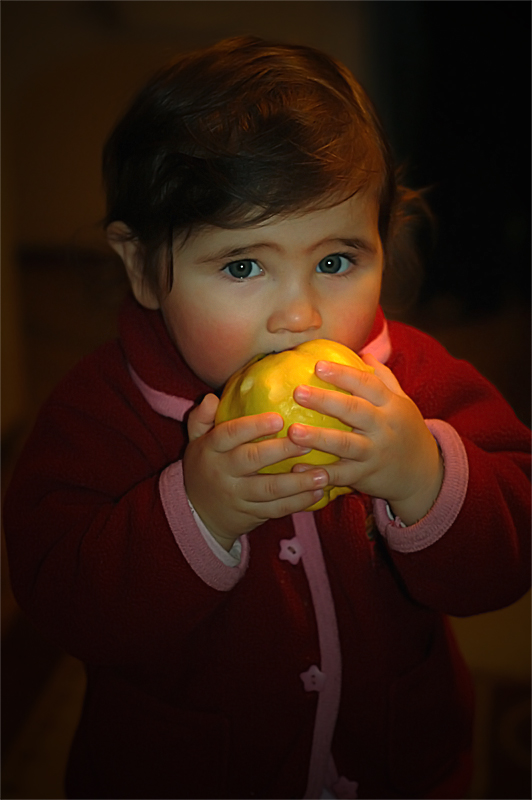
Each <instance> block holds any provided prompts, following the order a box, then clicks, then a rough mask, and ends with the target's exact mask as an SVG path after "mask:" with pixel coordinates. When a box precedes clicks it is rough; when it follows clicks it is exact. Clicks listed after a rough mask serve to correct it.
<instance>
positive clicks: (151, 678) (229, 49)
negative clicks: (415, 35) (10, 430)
mask: <svg viewBox="0 0 532 800" xmlns="http://www.w3.org/2000/svg"><path fill="white" fill-rule="evenodd" d="M104 177H105V182H106V187H107V198H108V209H107V218H106V227H107V232H108V237H109V242H110V244H111V246H112V247H113V248H114V249H115V250H116V251H117V252H118V253H119V254H120V256H121V258H122V259H123V262H124V265H125V268H126V270H127V274H128V276H129V280H130V284H131V289H132V294H131V297H130V298H128V300H127V302H126V304H125V306H124V308H123V311H122V314H121V318H120V335H119V338H118V339H117V341H113V342H110V343H108V344H106V345H104V346H103V347H101V348H100V349H99V350H98V351H97V352H96V353H94V354H93V355H92V356H89V357H88V358H86V359H84V360H83V361H82V363H81V364H80V365H79V366H78V367H77V368H76V369H74V370H73V372H72V373H71V374H70V375H69V376H68V377H67V378H66V379H65V380H64V381H63V382H62V383H61V385H60V386H59V387H58V388H57V389H56V390H55V392H54V393H53V394H52V396H51V397H50V399H49V400H48V401H47V403H46V404H45V406H44V408H43V409H42V411H41V413H40V416H39V418H38V420H37V423H36V426H35V429H34V431H33V434H32V435H31V437H30V439H29V441H28V443H27V445H26V448H25V450H24V452H23V454H22V457H21V459H20V462H19V464H18V468H17V470H16V472H15V475H14V477H13V480H12V483H11V486H10V489H9V492H8V495H7V499H6V503H5V509H4V516H5V530H6V537H7V542H8V548H9V561H10V568H11V574H12V583H13V588H14V591H15V594H16V596H17V599H18V601H19V603H20V605H21V607H22V608H23V609H24V610H25V611H26V613H27V614H28V615H29V616H30V617H31V618H32V619H33V620H34V621H35V623H36V624H37V625H39V626H40V627H41V628H42V629H43V630H44V631H45V632H46V633H47V634H48V635H49V636H50V637H51V638H53V639H54V640H55V641H56V642H57V643H58V644H59V645H61V646H62V647H63V648H65V649H66V650H67V651H68V652H69V653H71V654H73V655H74V656H75V657H77V658H79V659H81V660H82V661H83V662H84V663H85V665H86V670H87V693H86V698H85V703H84V707H83V713H82V716H81V720H80V723H79V727H78V730H77V733H76V736H75V740H74V743H73V747H72V752H71V756H70V761H69V767H68V775H67V793H68V796H69V797H70V798H297V797H306V798H321V797H338V798H355V797H361V798H362V797H373V798H394V797H396V798H399V797H405V798H414V797H426V798H429V797H431V798H437V797H440V798H450V797H457V798H459V797H463V796H464V792H465V791H466V790H467V786H468V782H469V779H470V774H471V759H470V753H471V715H472V700H471V698H472V692H471V685H470V681H469V678H468V675H467V671H466V669H465V667H464V664H463V661H462V659H461V657H460V655H459V653H458V651H457V648H456V646H455V644H454V641H453V638H452V635H451V632H450V629H449V625H448V623H447V622H446V618H445V615H446V614H452V615H468V614H478V613H480V612H483V611H490V610H492V609H496V608H500V607H502V606H505V605H507V604H510V603H512V602H514V601H515V600H517V599H518V598H519V597H520V596H521V595H523V594H524V593H525V592H526V590H527V588H528V585H529V541H530V509H529V501H530V483H529V473H528V469H529V460H530V458H529V455H530V439H529V432H528V430H527V429H526V428H525V427H524V426H523V425H521V424H520V423H519V421H518V420H517V418H516V417H515V415H514V413H513V412H512V410H511V409H510V408H509V406H508V405H507V404H506V403H505V401H504V400H503V399H502V398H501V396H500V395H499V394H498V392H497V391H496V390H495V389H494V388H493V387H492V386H491V385H490V384H489V383H488V382H487V381H485V380H484V379H483V378H482V377H481V376H480V375H479V374H478V373H477V372H476V371H475V370H474V369H473V368H472V367H471V366H470V365H468V364H467V363H465V362H463V361H457V360H455V359H453V358H451V356H450V355H449V354H448V353H447V352H446V351H445V350H444V349H443V348H442V347H441V346H440V345H439V344H438V343H437V342H435V341H434V340H432V339H431V338H429V337H428V336H426V335H424V334H422V333H419V332H418V331H416V330H414V329H412V328H410V327H407V326H406V325H403V324H400V323H394V322H392V323H389V324H388V323H387V321H386V319H385V318H384V315H383V313H382V311H381V309H380V307H379V297H380V290H381V281H382V274H383V270H384V269H387V268H390V266H391V265H392V264H393V261H394V259H395V258H396V257H397V241H398V237H399V235H400V233H401V226H402V221H403V220H404V216H405V202H406V200H405V198H406V196H407V194H406V192H405V190H404V189H402V188H401V187H399V186H398V185H397V184H396V179H395V171H394V166H393V161H392V157H391V153H390V148H389V145H388V143H387V141H386V138H385V136H384V134H383V132H382V130H381V127H380V124H379V122H378V120H377V117H376V115H375V112H374V110H373V108H372V105H371V103H370V101H369V100H368V98H367V97H366V95H365V93H364V92H363V90H362V89H361V87H360V86H359V84H358V83H357V82H356V81H355V80H354V78H353V77H352V75H351V74H350V73H349V72H348V71H347V70H346V69H345V68H344V67H343V66H342V65H340V64H338V63H337V62H336V61H335V60H333V59H332V58H331V57H329V56H327V55H325V54H323V53H320V52H318V51H315V50H313V49H311V48H309V47H304V46H289V45H284V44H282V45H274V44H269V43H266V42H263V41H261V40H259V39H255V38H252V37H244V38H237V39H232V40H228V41H224V42H221V43H220V44H218V45H216V46H214V47H211V48H208V49H205V50H201V51H198V52H193V53H189V54H186V55H184V56H180V57H179V58H178V59H176V60H175V61H174V62H173V63H172V64H170V65H169V66H167V67H165V68H164V69H162V70H161V71H160V72H159V73H158V74H157V75H156V76H155V77H154V78H153V79H152V80H151V81H150V83H149V84H148V85H147V86H146V87H145V88H144V89H143V90H142V91H141V92H140V94H139V95H138V97H137V98H136V99H135V101H134V102H133V104H132V106H131V107H130V109H129V110H128V111H127V113H126V114H125V116H124V117H123V119H122V120H121V121H120V122H119V124H118V125H117V127H116V129H115V130H114V132H113V133H112V135H111V137H110V139H109V141H108V142H107V144H106V147H105V152H104ZM322 338H324V339H330V340H334V341H336V342H340V343H342V344H344V345H347V346H348V347H350V348H351V349H352V350H354V351H357V352H358V353H360V354H361V355H362V356H363V358H364V360H365V361H366V363H368V364H369V365H371V366H372V367H374V370H375V371H374V373H366V372H361V371H359V370H355V369H352V368H349V367H346V366H340V365H338V364H334V363H330V362H319V363H318V365H317V367H316V372H317V374H318V375H319V377H321V378H323V379H325V380H326V381H327V382H330V383H332V384H335V385H336V386H338V387H340V388H342V389H344V390H346V392H347V393H338V392H328V391H323V390H320V389H317V388H311V387H306V386H300V387H298V389H297V390H296V392H295V399H296V400H297V402H298V403H299V404H300V405H302V406H306V407H310V408H312V409H315V410H317V411H320V412H324V413H326V414H329V415H331V416H333V417H336V418H338V419H339V420H341V421H342V422H344V423H345V424H346V425H348V426H349V427H350V428H352V429H353V430H352V433H344V432H340V431H338V430H328V429H323V428H311V427H308V426H305V425H301V424H297V425H293V426H292V427H291V428H290V431H289V435H288V437H285V438H280V439H279V438H263V437H268V435H269V434H272V433H275V432H276V431H278V430H280V429H281V427H282V419H281V417H280V416H279V415H278V414H276V413H275V412H271V413H263V414H258V415H256V416H250V417H245V418H241V419H237V420H233V421H231V422H226V423H223V424H220V425H218V426H215V425H214V419H215V413H216V408H217V405H218V402H219V395H220V390H221V389H222V388H223V386H224V384H225V382H226V381H227V379H228V378H229V377H230V376H231V374H232V373H233V372H234V371H235V370H237V369H239V368H240V367H242V366H243V365H244V364H245V363H246V362H247V361H249V360H250V359H251V358H253V357H254V356H256V355H258V354H263V353H269V352H272V351H280V350H286V349H288V348H292V347H295V346H297V345H298V344H300V343H302V342H306V341H309V340H313V339H322ZM257 439H260V441H258V442H257V441H256V440H257ZM311 448H316V449H318V450H323V451H325V452H328V453H332V454H334V455H336V456H338V457H339V459H338V461H336V462H335V463H334V464H332V465H328V466H327V468H326V469H325V468H323V467H319V468H318V467H316V468H313V467H308V466H304V465H300V466H296V467H295V468H294V469H293V471H292V472H291V473H289V474H276V475H267V474H259V473H258V471H259V470H260V469H261V468H262V467H264V466H266V465H270V464H273V463H276V462H277V461H280V460H282V459H284V458H288V457H297V456H298V455H302V454H303V453H306V452H307V451H308V450H309V449H311ZM327 484H332V485H337V486H349V487H351V488H352V490H353V491H352V492H351V493H350V494H347V495H346V494H344V495H342V496H340V497H338V498H337V499H336V500H334V502H332V503H330V504H329V505H328V506H326V507H325V508H323V509H320V510H319V511H317V512H315V513H313V512H309V511H306V510H305V509H307V508H308V507H309V506H310V505H312V504H313V503H315V502H316V501H317V500H319V498H320V497H321V496H322V492H323V487H324V486H325V485H327Z"/></svg>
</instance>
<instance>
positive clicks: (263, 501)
mask: <svg viewBox="0 0 532 800" xmlns="http://www.w3.org/2000/svg"><path fill="white" fill-rule="evenodd" d="M218 403H219V400H218V398H217V397H216V396H215V395H213V394H208V395H207V396H206V397H205V398H204V400H203V402H202V403H201V404H200V405H199V406H197V408H195V409H193V411H192V412H191V413H190V416H189V420H188V435H189V444H188V446H187V449H186V451H185V455H184V458H183V472H184V479H185V489H186V492H187V495H188V498H189V500H190V502H191V503H192V505H193V506H194V508H195V509H196V511H197V513H198V514H199V516H200V518H201V519H202V521H203V522H204V524H205V525H206V526H207V528H208V529H209V531H210V532H211V533H212V535H213V536H214V537H215V539H217V541H218V542H219V543H220V544H221V545H222V547H224V548H225V549H226V550H230V549H231V546H232V544H233V543H234V541H235V539H237V538H238V537H239V536H241V535H242V534H243V533H247V532H249V531H251V530H253V529H254V528H256V527H258V526H259V525H262V523H263V522H265V521H266V520H267V519H277V518H279V517H284V516H286V515H287V514H293V513H295V512H296V511H303V510H304V509H305V508H308V506H310V505H312V504H313V503H315V502H317V501H318V500H319V499H321V497H322V496H323V489H322V488H320V487H323V486H326V485H327V483H328V475H327V473H326V472H325V470H324V469H319V468H318V469H311V470H309V471H306V472H304V473H297V472H291V473H285V474H275V475H270V474H262V475H258V474H257V472H258V470H259V469H262V467H266V466H269V465H270V464H275V463H276V462H277V461H282V460H283V459H285V458H293V457H294V456H299V455H303V454H304V453H307V452H308V448H307V447H306V445H305V446H303V447H301V446H300V445H298V444H294V443H293V442H291V441H290V439H288V438H287V437H286V436H284V437H282V438H275V439H265V440H263V441H260V442H255V441H254V440H255V439H257V438H260V437H262V436H268V435H271V434H274V433H276V432H278V431H280V430H281V429H282V427H283V420H282V417H281V416H280V415H279V414H274V413H265V414H257V415H255V416H250V417H241V418H239V419H234V420H229V421H228V422H223V423H221V424H220V425H217V426H216V427H215V426H214V417H215V414H216V409H217V407H218Z"/></svg>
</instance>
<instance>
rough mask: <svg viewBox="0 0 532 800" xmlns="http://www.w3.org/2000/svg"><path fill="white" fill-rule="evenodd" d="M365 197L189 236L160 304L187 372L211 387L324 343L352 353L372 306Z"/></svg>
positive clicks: (374, 240) (379, 258) (373, 250)
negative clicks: (314, 342) (264, 359)
mask: <svg viewBox="0 0 532 800" xmlns="http://www.w3.org/2000/svg"><path fill="white" fill-rule="evenodd" d="M377 219H378V205H377V201H376V199H375V197H374V195H373V193H371V194H370V193H369V192H368V193H367V194H366V195H364V194H358V195H355V196H354V197H352V198H350V199H349V200H346V201H344V202H342V203H341V204H339V205H337V206H335V207H332V208H325V209H322V210H318V211H311V212H308V213H304V214H301V215H293V216H286V217H276V218H274V219H272V220H270V221H268V222H266V223H262V224H260V225H257V226H255V227H249V228H248V227H246V228H239V229H237V230H225V229H221V228H215V227H211V228H207V229H202V230H199V231H196V232H194V233H193V235H191V236H190V237H189V238H188V240H186V241H185V243H184V244H183V245H182V246H181V247H179V244H178V245H177V246H176V248H175V251H174V283H173V287H172V290H171V292H170V293H169V294H168V295H167V296H166V297H165V298H164V299H163V300H162V301H161V303H160V307H161V310H162V313H163V316H164V319H165V321H166V325H167V327H168V331H169V333H170V335H171V337H172V339H173V341H174V342H175V344H176V346H177V347H178V349H179V351H180V352H181V354H182V356H183V358H184V359H185V361H186V362H187V363H188V365H189V366H190V367H191V369H192V370H193V371H194V372H195V373H196V375H198V376H199V377H200V378H201V379H202V380H203V381H204V382H205V383H207V384H208V385H209V386H211V387H213V388H215V389H217V388H219V387H221V386H222V385H223V384H224V383H225V382H226V381H227V379H228V378H229V377H230V376H231V375H232V373H233V372H235V371H236V370H237V369H239V368H240V367H242V366H243V365H244V364H245V363H246V362H247V361H249V360H250V359H251V358H252V357H253V356H256V355H258V354H262V353H270V352H272V351H279V350H285V349H288V348H291V347H295V346H296V345H298V344H300V343H301V342H306V341H308V340H310V339H332V340H334V341H336V342H340V343H341V344H344V345H347V346H348V347H350V348H351V349H352V350H358V349H360V347H361V346H362V345H363V344H364V342H365V340H366V338H367V336H368V334H369V331H370V329H371V326H372V324H373V320H374V317H375V312H376V309H377V305H378V302H379V295H380V287H381V277H382V269H383V253H382V246H381V241H380V238H379V233H378V227H377Z"/></svg>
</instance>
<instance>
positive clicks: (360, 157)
mask: <svg viewBox="0 0 532 800" xmlns="http://www.w3.org/2000/svg"><path fill="white" fill-rule="evenodd" d="M103 174H104V181H105V186H106V190H107V213H106V217H105V224H106V225H108V224H110V223H111V222H113V221H115V220H121V221H123V222H124V223H125V224H126V225H127V226H128V227H129V228H130V230H131V232H132V236H133V237H134V238H135V239H138V241H139V243H140V244H141V245H142V247H143V249H144V262H145V267H144V269H145V272H144V274H145V278H146V280H148V281H149V283H150V284H151V286H152V287H153V288H154V289H155V290H156V291H157V290H159V288H160V283H161V281H160V266H159V264H160V255H161V252H162V251H164V250H166V248H168V253H169V254H170V265H169V266H170V269H169V279H170V283H169V284H168V285H169V286H171V267H172V264H171V243H172V241H173V237H174V236H175V235H176V234H180V233H187V232H189V231H190V230H192V229H193V228H195V227H199V226H202V225H215V226H220V227H241V226H244V225H251V224H257V223H259V222H262V221H265V220H267V219H269V218H271V217H273V216H276V215H280V214H288V213H295V212H298V211H305V210H311V209H314V208H322V207H325V206H332V205H335V204H336V203H339V202H341V201H342V200H345V199H347V198H348V197H350V196H352V195H353V194H355V193H356V192H357V191H359V190H360V189H362V188H365V187H367V186H369V185H373V186H375V188H376V190H377V192H378V199H379V232H380V236H381V240H382V243H383V247H384V250H385V253H387V250H388V244H389V236H390V233H391V232H392V231H393V230H394V228H395V227H396V226H395V224H394V220H395V221H397V220H398V219H399V217H400V215H401V214H400V209H399V206H400V205H401V198H402V196H403V195H402V193H401V192H400V191H398V187H397V184H396V178H395V171H394V165H393V158H392V154H391V150H390V146H389V144H388V141H387V139H386V136H385V135H384V132H383V130H382V127H381V124H380V122H379V119H378V117H377V114H376V112H375V110H374V108H373V105H372V103H371V101H370V100H369V98H368V97H367V95H366V93H365V92H364V90H363V89H362V87H361V86H360V85H359V83H358V82H357V81H356V80H355V79H354V78H353V76H352V75H351V73H350V72H349V71H348V70H347V69H346V68H345V67H344V66H343V65H342V64H340V63H339V62H337V61H336V60H335V59H333V58H331V57H330V56H328V55H326V54H325V53H322V52H320V51H318V50H315V49H313V48H311V47H306V46H303V45H288V44H272V43H268V42H265V41H263V40H261V39H258V38H255V37H250V36H246V37H236V38H232V39H227V40H224V41H222V42H219V43H218V44H217V45H214V46H213V47H209V48H206V49H203V50H198V51H195V52H192V53H187V54H184V55H181V56H179V57H178V58H177V59H175V60H174V61H173V62H171V63H170V64H169V65H167V66H165V67H164V68H162V69H161V70H160V71H159V72H157V73H156V74H155V76H154V77H153V78H152V79H151V80H150V82H149V83H148V84H147V86H146V87H145V88H144V89H143V90H142V91H141V92H140V93H139V94H138V96H137V97H136V99H135V100H134V101H133V104H132V105H131V107H130V108H129V110H128V111H127V112H126V114H125V115H124V117H123V118H122V119H121V121H120V122H119V123H118V125H117V126H116V128H115V129H114V131H113V132H112V134H111V136H110V137H109V139H108V141H107V143H106V145H105V148H104V154H103Z"/></svg>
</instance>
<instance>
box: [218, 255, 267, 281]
mask: <svg viewBox="0 0 532 800" xmlns="http://www.w3.org/2000/svg"><path fill="white" fill-rule="evenodd" d="M223 272H228V273H229V275H231V277H232V278H237V279H238V280H240V281H242V280H244V279H245V278H255V277H256V276H257V275H260V274H261V273H262V270H261V268H260V267H259V265H258V264H257V262H256V261H252V260H251V259H250V258H243V259H242V260H241V261H231V263H230V264H226V265H225V267H224V268H223Z"/></svg>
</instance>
